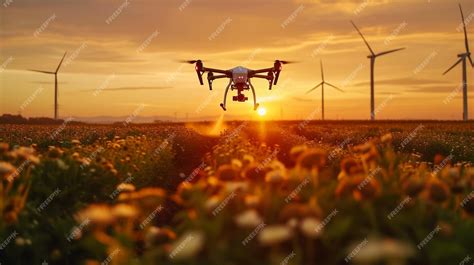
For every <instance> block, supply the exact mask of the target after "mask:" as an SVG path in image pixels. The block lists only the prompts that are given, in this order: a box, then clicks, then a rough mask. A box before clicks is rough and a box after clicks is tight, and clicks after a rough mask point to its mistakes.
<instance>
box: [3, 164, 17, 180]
mask: <svg viewBox="0 0 474 265" xmlns="http://www.w3.org/2000/svg"><path fill="white" fill-rule="evenodd" d="M15 171H16V168H15V167H14V166H13V165H12V164H10V163H7V162H2V161H0V178H8V177H9V176H11V175H12V174H13V173H14V172H15Z"/></svg>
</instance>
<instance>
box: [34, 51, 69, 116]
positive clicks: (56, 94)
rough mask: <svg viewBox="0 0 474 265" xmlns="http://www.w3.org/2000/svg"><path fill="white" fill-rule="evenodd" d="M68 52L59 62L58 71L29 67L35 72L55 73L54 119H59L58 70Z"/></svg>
mask: <svg viewBox="0 0 474 265" xmlns="http://www.w3.org/2000/svg"><path fill="white" fill-rule="evenodd" d="M66 53H67V52H65V53H64V55H63V58H62V59H61V61H60V62H59V65H58V67H57V68H56V71H54V72H50V71H41V70H31V69H29V71H33V72H38V73H43V74H51V75H54V119H55V120H57V119H58V71H59V68H60V67H61V64H62V63H63V61H64V57H66Z"/></svg>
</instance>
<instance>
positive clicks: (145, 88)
mask: <svg viewBox="0 0 474 265" xmlns="http://www.w3.org/2000/svg"><path fill="white" fill-rule="evenodd" d="M169 88H171V87H165V86H157V87H141V86H137V87H115V88H106V89H103V90H102V91H103V92H116V91H138V90H163V89H169ZM83 91H96V89H88V90H83Z"/></svg>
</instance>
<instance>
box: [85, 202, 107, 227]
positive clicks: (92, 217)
mask: <svg viewBox="0 0 474 265" xmlns="http://www.w3.org/2000/svg"><path fill="white" fill-rule="evenodd" d="M76 219H77V221H78V222H79V223H82V222H84V221H86V222H88V221H90V222H91V223H93V224H97V225H109V224H111V223H113V222H114V221H115V216H114V215H113V214H112V212H111V210H110V208H109V207H108V206H107V205H104V204H93V205H90V206H89V207H87V208H85V209H84V210H82V211H80V212H79V213H78V214H77V216H76Z"/></svg>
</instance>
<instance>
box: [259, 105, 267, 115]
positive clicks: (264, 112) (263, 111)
mask: <svg viewBox="0 0 474 265" xmlns="http://www.w3.org/2000/svg"><path fill="white" fill-rule="evenodd" d="M266 114H267V109H266V108H264V107H260V108H258V115H259V116H262V117H263V116H265V115H266Z"/></svg>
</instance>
